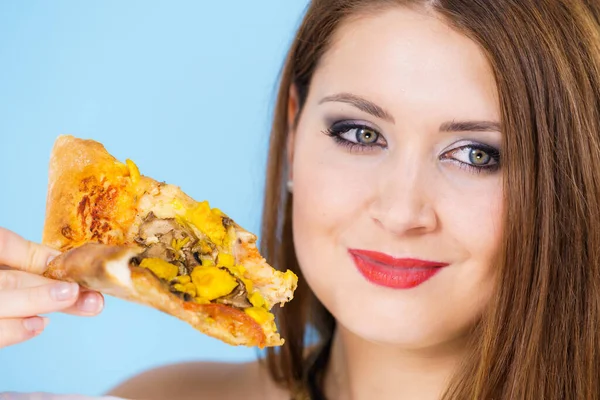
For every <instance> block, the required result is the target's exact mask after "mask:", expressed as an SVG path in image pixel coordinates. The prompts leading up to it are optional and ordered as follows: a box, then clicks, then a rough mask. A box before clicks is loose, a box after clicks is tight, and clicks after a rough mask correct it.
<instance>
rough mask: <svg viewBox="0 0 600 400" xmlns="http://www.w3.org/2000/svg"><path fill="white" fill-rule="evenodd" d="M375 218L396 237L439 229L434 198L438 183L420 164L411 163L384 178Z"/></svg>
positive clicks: (373, 210)
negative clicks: (432, 179) (429, 177)
mask: <svg viewBox="0 0 600 400" xmlns="http://www.w3.org/2000/svg"><path fill="white" fill-rule="evenodd" d="M378 183H379V184H378V188H379V190H378V193H377V194H376V196H375V198H374V199H373V201H372V203H371V207H370V208H371V210H370V213H371V218H372V219H373V220H374V221H375V223H376V224H377V225H379V226H380V227H381V228H383V229H385V230H387V231H390V232H392V233H393V234H395V235H406V234H423V233H427V232H432V231H434V230H435V229H436V228H437V226H438V216H437V214H436V211H435V207H434V203H433V201H432V196H433V195H434V193H433V192H434V190H433V189H434V186H433V185H434V183H433V182H432V181H431V179H428V177H427V176H426V173H425V171H424V168H423V167H421V166H419V163H418V162H416V160H412V162H411V161H410V160H408V161H407V162H403V163H399V165H397V166H395V167H393V168H390V169H389V170H388V171H386V173H384V174H382V175H380V177H379V182H378Z"/></svg>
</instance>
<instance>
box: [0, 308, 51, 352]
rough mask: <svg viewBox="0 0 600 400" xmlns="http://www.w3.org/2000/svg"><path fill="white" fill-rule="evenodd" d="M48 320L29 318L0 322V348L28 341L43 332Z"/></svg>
mask: <svg viewBox="0 0 600 400" xmlns="http://www.w3.org/2000/svg"><path fill="white" fill-rule="evenodd" d="M46 325H48V318H45V317H37V316H36V317H29V318H14V319H2V320H0V348H3V347H6V346H11V345H13V344H17V343H21V342H24V341H26V340H29V339H31V338H33V337H35V336H37V335H39V334H40V333H42V332H43V330H44V328H45V327H46Z"/></svg>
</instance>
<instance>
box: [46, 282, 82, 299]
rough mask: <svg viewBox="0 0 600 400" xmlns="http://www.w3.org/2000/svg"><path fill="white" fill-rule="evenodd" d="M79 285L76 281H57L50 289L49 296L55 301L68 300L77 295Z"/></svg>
mask: <svg viewBox="0 0 600 400" xmlns="http://www.w3.org/2000/svg"><path fill="white" fill-rule="evenodd" d="M78 292H79V285H77V284H76V283H68V282H61V283H57V284H55V285H54V286H52V288H51V289H50V296H51V297H52V299H53V300H56V301H65V300H70V299H72V298H73V297H75V296H77V293H78Z"/></svg>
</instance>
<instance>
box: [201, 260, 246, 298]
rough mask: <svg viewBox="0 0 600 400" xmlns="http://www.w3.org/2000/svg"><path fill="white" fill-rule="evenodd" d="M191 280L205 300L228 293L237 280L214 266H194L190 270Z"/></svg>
mask: <svg viewBox="0 0 600 400" xmlns="http://www.w3.org/2000/svg"><path fill="white" fill-rule="evenodd" d="M192 282H193V283H194V285H196V292H197V294H198V296H199V297H202V298H203V299H207V300H214V299H218V298H219V297H223V296H226V295H228V294H229V293H231V292H232V291H233V289H235V287H236V286H237V285H238V283H237V280H236V279H235V278H234V277H233V276H231V274H230V273H229V272H227V271H225V270H222V269H220V268H216V267H205V266H201V267H196V268H194V270H193V271H192Z"/></svg>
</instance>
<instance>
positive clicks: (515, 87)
mask: <svg viewBox="0 0 600 400" xmlns="http://www.w3.org/2000/svg"><path fill="white" fill-rule="evenodd" d="M398 5H404V6H411V7H414V6H420V7H424V9H427V10H429V11H431V12H435V13H437V15H440V16H442V17H443V18H444V19H445V20H446V21H447V23H448V24H449V25H451V26H453V27H454V28H455V29H457V30H458V31H460V32H462V33H463V34H465V35H466V36H468V37H470V38H471V39H472V40H474V41H475V42H476V43H478V44H479V46H480V47H481V49H482V50H483V52H484V53H485V54H486V56H487V58H488V60H489V63H490V65H491V66H492V69H493V72H494V75H495V80H496V84H497V88H498V93H499V102H500V108H501V119H502V121H501V122H502V127H503V128H502V130H503V141H504V143H503V146H502V148H503V158H502V164H503V171H504V177H505V178H504V185H505V190H504V192H505V210H507V212H506V214H505V215H504V235H503V243H502V247H501V250H502V251H501V254H500V256H499V259H498V265H497V267H496V268H497V279H498V281H497V284H496V291H495V295H494V296H493V298H492V300H491V301H490V304H489V305H488V307H487V310H486V312H485V314H484V316H483V317H482V319H481V321H480V322H479V323H478V326H477V327H476V332H475V334H474V335H473V343H472V346H471V351H470V353H469V355H468V356H467V357H466V358H465V360H464V364H463V366H462V367H461V369H460V370H459V371H457V373H456V375H455V377H454V379H453V381H452V382H451V384H450V386H449V388H448V391H447V392H446V394H445V395H444V398H445V399H454V400H458V399H460V400H462V399H478V400H479V399H497V400H498V399H506V400H508V399H547V400H565V399H566V400H569V399H599V398H600V2H598V0H437V1H411V0H313V1H312V2H311V4H310V6H309V8H308V10H307V12H306V15H305V17H304V20H303V23H302V24H301V26H300V28H299V30H298V32H297V35H296V37H295V40H294V42H293V44H292V46H291V49H290V51H289V53H288V56H287V59H286V62H285V66H284V68H283V71H282V76H281V80H280V89H279V94H278V99H277V103H276V106H275V112H274V122H273V128H272V134H271V141H270V150H269V162H268V169H267V185H266V197H265V203H264V216H263V223H262V242H261V246H262V251H263V252H264V254H265V256H266V257H267V258H268V259H269V261H271V262H272V263H273V264H274V265H275V266H277V267H278V268H290V269H292V270H293V271H294V272H296V273H297V274H298V275H299V277H300V285H299V288H298V290H297V293H296V296H295V297H296V298H295V299H294V300H293V301H292V302H291V303H290V304H288V305H286V306H285V308H283V309H281V310H279V311H278V323H279V326H280V329H281V332H282V334H283V336H284V337H285V338H286V339H287V343H286V345H284V346H283V347H282V348H281V349H280V350H277V351H275V350H270V351H269V352H268V353H267V362H268V366H269V369H270V371H271V374H272V377H273V379H274V380H275V381H277V382H279V383H281V384H282V385H284V386H286V387H287V388H289V390H290V391H291V393H292V395H293V396H294V397H296V398H301V397H310V398H312V399H321V398H325V397H324V394H323V376H324V371H325V368H326V366H327V362H328V359H329V353H330V346H331V340H332V336H333V332H334V330H335V320H334V318H333V317H332V316H331V314H330V313H329V312H328V311H327V310H326V309H325V308H324V307H323V305H322V304H320V303H319V302H318V301H317V300H316V298H315V296H314V295H313V294H312V292H311V290H310V288H308V287H307V285H306V283H305V281H304V279H303V277H302V273H301V271H300V269H299V266H298V261H297V259H296V256H295V253H294V246H293V237H292V228H291V225H292V220H291V207H292V201H293V200H292V196H291V195H290V194H289V193H287V191H286V190H285V181H286V179H287V169H288V166H287V157H286V153H285V149H286V141H287V134H288V130H289V126H290V124H293V121H288V115H287V107H288V101H289V99H290V98H289V89H290V87H292V86H295V88H296V89H297V91H298V97H299V103H300V108H301V107H302V105H303V103H304V101H305V99H306V97H307V94H308V91H309V89H310V82H311V78H312V76H313V73H314V71H315V69H316V67H317V65H318V63H319V60H320V59H321V57H322V56H323V54H324V53H325V52H326V51H327V50H328V47H329V46H330V44H331V39H332V36H333V35H334V33H335V32H336V30H337V29H338V27H339V26H340V24H341V23H343V22H345V21H347V20H348V18H350V17H352V16H360V15H362V14H363V13H365V12H374V11H378V10H380V9H381V8H382V7H383V8H385V7H392V6H398ZM311 333H314V338H316V339H317V343H318V344H319V345H318V346H316V347H314V349H313V350H311V351H310V352H308V351H307V348H306V344H307V341H308V340H309V339H310V336H311Z"/></svg>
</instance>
